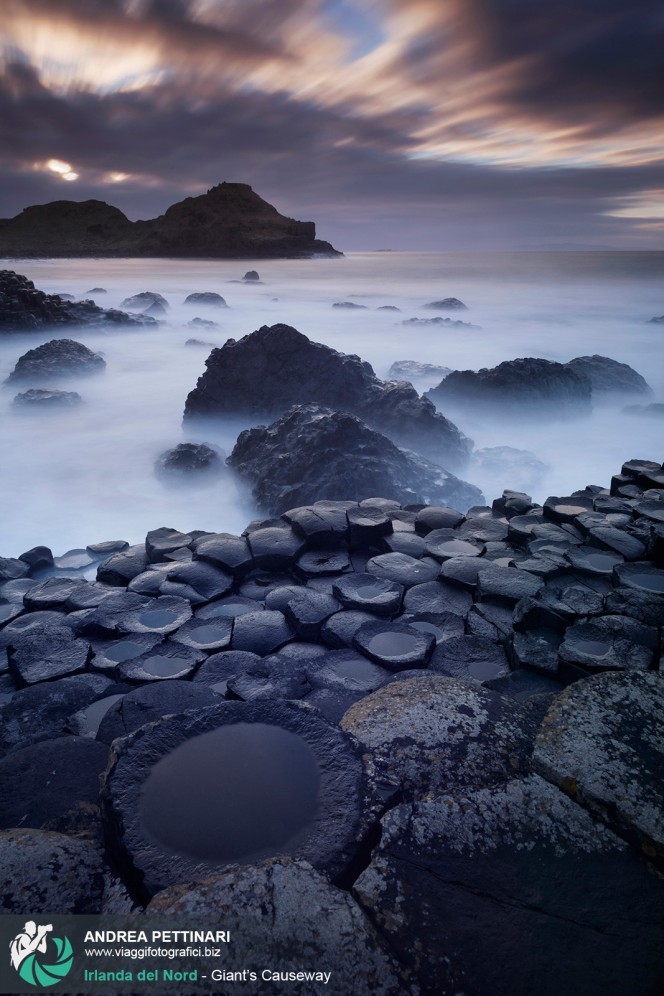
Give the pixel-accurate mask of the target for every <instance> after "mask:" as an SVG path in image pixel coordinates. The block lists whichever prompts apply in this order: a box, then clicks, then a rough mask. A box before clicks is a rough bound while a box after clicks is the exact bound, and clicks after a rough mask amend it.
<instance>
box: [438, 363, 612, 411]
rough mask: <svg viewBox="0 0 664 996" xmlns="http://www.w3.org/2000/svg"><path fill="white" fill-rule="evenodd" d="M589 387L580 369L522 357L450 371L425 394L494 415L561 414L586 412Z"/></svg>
mask: <svg viewBox="0 0 664 996" xmlns="http://www.w3.org/2000/svg"><path fill="white" fill-rule="evenodd" d="M591 392H592V385H591V382H590V379H589V377H588V376H587V375H586V374H585V373H582V372H579V371H577V370H574V369H572V368H571V367H570V366H569V365H567V364H564V363H555V362H553V361H552V360H542V359H536V358H534V357H523V358H520V359H516V360H505V361H504V362H503V363H499V364H498V366H497V367H492V368H490V369H489V368H487V367H483V368H482V369H481V370H478V371H473V370H454V371H453V372H452V373H451V374H449V375H448V376H447V377H446V378H445V379H444V380H443V381H441V383H440V384H439V385H438V387H435V388H432V390H430V391H427V392H426V395H425V397H427V398H429V399H430V400H431V401H433V402H434V403H435V404H436V405H440V406H446V405H451V406H454V407H460V408H470V409H472V410H479V409H483V410H485V411H486V410H488V411H493V412H495V413H496V414H500V415H511V416H514V415H520V414H524V413H525V412H529V413H533V412H541V413H546V414H547V415H548V416H550V417H554V418H566V417H570V416H578V415H581V414H587V413H589V412H590V399H591Z"/></svg>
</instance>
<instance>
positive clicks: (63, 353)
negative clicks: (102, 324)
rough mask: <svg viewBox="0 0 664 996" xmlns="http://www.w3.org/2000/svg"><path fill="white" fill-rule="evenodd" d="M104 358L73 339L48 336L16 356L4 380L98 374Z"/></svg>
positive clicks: (103, 364) (104, 362) (102, 366)
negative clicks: (47, 340)
mask: <svg viewBox="0 0 664 996" xmlns="http://www.w3.org/2000/svg"><path fill="white" fill-rule="evenodd" d="M105 368H106V361H105V360H104V358H103V357H102V356H100V355H99V353H93V352H92V350H91V349H88V347H87V346H84V345H83V344H82V343H80V342H75V341H74V340H73V339H51V340H50V342H45V343H44V344H43V345H42V346H36V347H35V348H34V349H29V350H28V351H27V353H24V354H23V356H21V357H19V359H18V360H17V362H16V366H15V367H14V369H13V370H12V372H11V373H10V375H9V377H8V378H7V381H8V382H9V381H17V380H48V379H50V378H51V377H60V376H63V377H80V376H87V375H88V374H94V373H100V372H101V371H102V370H104V369H105Z"/></svg>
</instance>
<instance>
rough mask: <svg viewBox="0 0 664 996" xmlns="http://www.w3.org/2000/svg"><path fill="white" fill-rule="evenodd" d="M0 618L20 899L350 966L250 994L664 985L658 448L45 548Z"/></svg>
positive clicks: (7, 856)
mask: <svg viewBox="0 0 664 996" xmlns="http://www.w3.org/2000/svg"><path fill="white" fill-rule="evenodd" d="M292 417H298V413H297V412H296V413H295V416H293V415H292V414H291V415H289V416H286V420H288V418H292ZM316 417H323V418H325V417H327V416H326V415H325V414H322V415H320V416H319V415H316ZM0 618H1V619H2V623H1V624H0V626H1V628H0V651H1V652H2V658H1V659H0V695H1V696H2V705H1V706H0V754H1V755H2V759H1V760H0V794H1V796H2V798H3V800H4V802H3V806H2V831H1V832H0V859H1V860H0V864H1V866H2V873H1V874H0V881H1V883H2V888H1V889H0V896H1V897H2V899H1V908H2V911H3V912H4V913H20V914H26V915H27V914H29V915H31V916H35V915H38V914H41V913H46V912H52V911H53V910H54V909H57V910H58V911H59V912H86V913H98V912H105V913H110V912H113V913H116V914H120V913H121V914H126V915H131V916H133V917H134V918H137V919H138V921H140V919H141V917H142V916H143V911H144V910H145V911H146V912H147V913H148V914H162V915H163V914H165V915H169V916H170V915H176V914H177V915H184V914H187V913H189V914H195V915H197V916H199V917H200V916H205V917H206V918H209V917H214V916H217V915H219V914H221V915H223V917H224V923H225V925H226V926H227V927H230V929H236V930H237V934H238V937H239V938H241V940H239V941H238V943H237V947H236V946H232V947H231V950H230V952H229V953H228V956H227V961H226V962H225V967H226V968H228V969H229V970H230V969H233V968H238V969H239V968H242V967H243V966H244V964H245V962H246V961H247V959H248V958H251V951H252V947H251V946H252V945H254V946H255V945H258V946H259V949H260V950H265V951H267V952H269V953H270V956H271V957H273V958H274V964H275V966H278V967H283V968H285V969H287V968H288V967H290V966H291V965H292V963H293V961H294V959H295V960H297V959H299V960H300V961H302V963H303V965H304V966H305V967H310V966H311V965H313V964H323V963H324V964H325V967H326V969H329V970H331V972H332V976H331V980H330V982H329V984H328V985H325V986H324V985H323V984H322V983H321V984H320V985H319V984H313V985H312V984H307V985H306V986H299V985H293V984H288V985H286V984H283V985H280V984H277V985H275V984H274V983H270V984H262V988H261V983H260V981H259V983H258V985H257V987H256V991H257V992H270V993H281V992H284V993H285V992H287V991H288V992H298V993H302V994H303V993H304V992H307V993H314V992H315V993H323V992H326V993H335V994H338V996H341V994H346V993H348V992H350V991H353V992H357V993H362V994H364V993H366V994H369V993H384V994H394V996H398V994H401V993H404V992H407V993H413V994H416V993H425V994H431V996H434V994H435V996H440V994H453V993H460V992H463V993H464V994H466V996H493V994H495V993H499V992H500V993H503V992H505V993H507V992H509V993H510V994H516V996H530V994H532V992H533V991H537V992H540V991H541V992H543V993H547V994H550V996H554V994H555V996H558V994H560V993H573V992H583V993H584V994H586V996H600V994H601V996H624V994H625V993H627V992H630V993H639V994H640V993H643V994H646V993H655V992H657V991H658V989H659V988H660V987H661V982H662V978H663V973H664V959H663V957H662V947H661V921H662V915H663V913H664V891H663V887H662V869H663V868H664V864H663V861H664V823H663V821H662V812H663V811H664V807H663V805H662V802H663V800H662V782H661V771H662V763H663V762H664V757H663V756H662V755H663V754H664V745H663V744H662V738H661V724H659V722H658V716H659V714H660V713H661V710H662V706H663V705H664V683H663V679H662V676H661V672H660V664H661V652H662V633H663V627H664V468H662V466H661V465H660V464H659V463H652V462H648V461H644V460H632V461H629V462H627V463H625V464H624V465H623V467H622V469H621V472H620V473H619V474H616V475H615V477H614V478H613V479H612V481H611V483H610V486H609V487H601V486H598V485H592V486H588V487H586V488H583V489H581V490H579V491H577V492H574V493H573V494H571V495H565V496H561V497H551V498H549V499H548V500H547V501H546V502H545V503H544V505H543V506H541V507H540V506H538V505H536V504H535V503H534V502H533V501H532V500H531V499H530V498H529V497H528V495H526V494H523V493H519V492H515V491H514V492H512V491H508V492H505V493H504V494H503V495H502V497H500V498H498V499H496V500H495V501H493V503H492V505H491V506H479V505H477V506H474V507H471V508H469V509H468V510H467V511H466V512H465V514H464V513H462V512H459V511H455V510H454V509H453V508H451V507H449V506H448V505H428V504H422V503H407V504H403V503H400V502H398V501H395V500H386V499H383V498H378V497H376V498H369V499H365V500H363V501H361V502H357V501H352V500H344V501H319V502H313V503H306V504H303V505H300V506H297V507H291V508H289V509H287V510H285V511H284V512H283V513H282V514H281V515H280V516H277V517H275V518H272V519H269V520H266V521H254V522H251V523H250V524H249V525H248V526H247V528H246V530H245V531H244V532H243V533H242V535H239V536H235V535H230V534H226V533H206V532H202V531H193V532H188V533H182V532H178V531H177V530H175V529H172V528H165V527H162V528H159V529H155V530H153V531H151V532H150V533H148V535H147V536H146V539H145V542H144V543H141V544H138V545H135V546H129V544H128V543H127V542H126V541H107V542H100V543H92V544H90V545H89V546H88V547H87V548H81V549H79V550H72V551H69V552H68V553H67V554H66V555H64V556H63V557H56V558H54V557H53V555H52V553H51V551H50V549H48V548H47V547H36V548H34V549H32V550H29V551H26V553H24V554H22V555H21V556H20V557H18V558H4V559H0ZM259 757H260V758H262V761H260V762H257V760H256V759H257V758H259ZM210 758H214V759H215V763H214V764H211V763H209V761H210ZM238 759H241V762H242V763H241V764H238ZM265 764H269V778H268V779H267V780H266V777H265ZM46 766H48V772H49V779H48V785H45V783H44V777H43V771H44V770H45V768H46ZM259 786H260V789H259ZM252 793H253V795H252ZM139 800H140V804H139ZM211 800H220V801H219V804H218V805H217V804H213V803H212V802H211ZM242 800H243V801H242ZM183 813H184V814H185V818H184V819H183V818H182V814H183ZM280 820H282V821H285V823H283V824H282V823H279V821H280ZM278 826H283V827H285V829H284V830H283V832H281V833H280V832H279V830H278V829H277V830H275V827H278ZM47 869H48V874H46V870H47ZM323 910H325V917H324V923H325V926H324V927H323V920H322V919H321V918H322V917H323V912H322V911H323ZM318 911H320V916H319V913H318ZM254 950H255V947H254ZM284 952H287V954H284ZM589 952H592V957H589ZM351 975H352V979H351Z"/></svg>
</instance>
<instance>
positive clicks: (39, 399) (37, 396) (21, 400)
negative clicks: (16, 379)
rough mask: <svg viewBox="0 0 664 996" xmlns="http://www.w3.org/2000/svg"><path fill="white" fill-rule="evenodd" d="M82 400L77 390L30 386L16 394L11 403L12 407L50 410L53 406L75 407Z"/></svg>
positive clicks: (60, 407)
mask: <svg viewBox="0 0 664 996" xmlns="http://www.w3.org/2000/svg"><path fill="white" fill-rule="evenodd" d="M82 401H83V398H82V397H81V395H80V394H79V393H78V392H77V391H56V390H47V389H46V388H38V387H31V388H30V389H29V390H28V391H23V392H22V393H21V394H17V395H16V397H15V398H14V400H13V402H12V404H13V406H14V408H20V409H27V408H29V409H30V410H35V411H38V410H42V409H43V410H48V411H51V410H52V409H55V408H58V409H63V408H64V409H66V408H76V407H78V405H80V404H81V403H82Z"/></svg>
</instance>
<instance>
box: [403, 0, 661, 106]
mask: <svg viewBox="0 0 664 996" xmlns="http://www.w3.org/2000/svg"><path fill="white" fill-rule="evenodd" d="M415 2H416V3H417V2H418V0H415ZM429 10H430V13H431V16H432V23H431V24H430V29H429V31H428V32H427V35H426V36H425V37H420V38H417V39H415V40H414V41H413V42H412V44H411V45H410V46H409V49H408V51H407V52H406V53H405V55H404V62H405V64H406V65H408V66H409V67H410V70H411V71H412V73H413V74H414V75H415V76H416V78H417V79H418V80H420V81H422V80H424V79H428V80H429V81H430V82H433V81H435V80H436V79H440V78H442V77H443V76H444V75H445V74H446V73H447V72H448V70H449V66H448V65H447V62H446V58H447V56H448V55H450V54H451V53H454V52H455V51H457V52H461V53H462V54H460V55H459V59H460V61H461V64H462V65H463V68H464V70H465V71H466V72H468V73H480V72H486V71H494V72H496V73H499V72H500V71H501V70H503V71H504V72H503V74H502V75H497V76H496V96H497V98H498V99H502V100H503V101H506V102H508V103H510V104H511V105H512V106H513V107H515V108H517V109H522V110H527V111H529V112H531V113H533V114H542V115H547V116H551V117H554V118H557V119H559V120H563V121H567V122H570V123H571V122H578V121H579V120H584V121H586V122H587V123H588V124H591V123H592V120H593V117H594V116H595V117H599V120H600V123H601V122H602V121H606V120H611V121H614V122H615V121H616V120H622V121H625V120H628V119H629V120H632V121H633V120H648V119H651V118H652V117H655V116H658V115H661V114H662V113H663V112H664V57H663V54H662V53H663V52H664V8H663V7H662V4H661V0H631V2H630V3H626V2H625V0H555V2H543V0H450V2H449V3H439V4H435V5H434V4H433V3H432V4H431V6H430V8H429Z"/></svg>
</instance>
